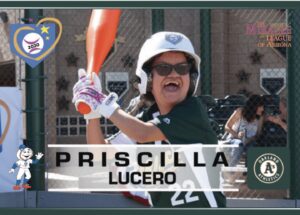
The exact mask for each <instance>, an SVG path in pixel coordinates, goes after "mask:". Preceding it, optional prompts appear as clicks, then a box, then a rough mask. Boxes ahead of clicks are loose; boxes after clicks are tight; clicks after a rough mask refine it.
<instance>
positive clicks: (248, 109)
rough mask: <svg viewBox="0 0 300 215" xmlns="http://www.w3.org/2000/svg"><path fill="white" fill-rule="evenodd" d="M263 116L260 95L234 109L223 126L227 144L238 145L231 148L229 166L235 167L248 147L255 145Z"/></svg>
mask: <svg viewBox="0 0 300 215" xmlns="http://www.w3.org/2000/svg"><path fill="white" fill-rule="evenodd" d="M263 114H264V100H263V98H262V96H260V95H251V96H250V97H249V98H248V100H247V101H246V104H245V105H244V106H243V107H241V108H238V109H236V110H235V111H234V112H233V114H232V115H231V116H230V118H229V119H228V121H227V122H226V124H225V131H226V132H227V133H228V135H227V138H226V139H227V140H228V141H229V144H234V145H238V146H239V147H238V148H231V150H230V153H229V156H230V157H229V165H230V166H236V165H237V164H238V162H239V160H240V158H241V156H242V154H243V152H246V151H247V149H248V148H249V147H250V146H254V145H256V139H257V137H258V135H259V134H260V132H261V128H262V124H263V118H264V117H263Z"/></svg>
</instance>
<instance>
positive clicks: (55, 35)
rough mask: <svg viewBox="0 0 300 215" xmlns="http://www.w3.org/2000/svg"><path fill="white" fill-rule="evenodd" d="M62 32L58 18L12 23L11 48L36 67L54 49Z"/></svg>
mask: <svg viewBox="0 0 300 215" xmlns="http://www.w3.org/2000/svg"><path fill="white" fill-rule="evenodd" d="M56 27H57V32H56ZM61 34H62V24H61V22H60V21H59V20H58V19H56V18H51V17H48V18H43V19H41V20H39V21H38V22H37V23H36V24H12V25H11V26H10V48H11V51H12V53H14V54H16V55H17V56H19V57H20V58H22V59H23V60H24V61H25V62H26V63H27V64H28V65H30V66H31V67H32V68H34V67H36V66H37V65H38V64H39V63H40V62H42V61H43V60H44V59H45V58H46V57H47V56H48V55H49V54H50V53H51V52H52V51H53V50H54V48H55V46H56V45H57V43H58V42H59V40H60V37H61Z"/></svg>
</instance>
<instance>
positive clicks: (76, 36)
mask: <svg viewBox="0 0 300 215" xmlns="http://www.w3.org/2000/svg"><path fill="white" fill-rule="evenodd" d="M162 12H163V13H162V16H161V19H163V21H161V22H159V24H160V25H163V26H160V27H162V29H164V30H166V31H179V32H182V33H184V34H185V35H187V36H188V37H189V38H190V39H191V41H192V43H193V45H194V47H195V51H196V53H198V54H204V55H205V54H206V52H205V53H202V52H201V50H206V49H204V45H203V41H204V42H205V41H210V54H208V55H207V59H205V60H204V59H202V60H203V61H202V63H210V67H209V69H208V70H207V69H205V70H204V72H205V73H207V71H208V72H209V74H204V73H203V74H202V77H205V79H204V80H205V81H202V82H201V86H200V87H199V89H198V93H197V96H199V97H200V98H201V100H202V102H203V105H204V106H205V108H206V110H207V114H208V117H209V119H210V121H211V125H212V127H213V129H214V130H215V132H216V134H217V136H218V138H219V140H220V141H221V140H222V138H223V137H224V134H225V133H226V131H229V132H230V131H231V130H232V131H233V132H232V131H231V132H232V136H234V137H235V138H236V139H243V137H249V138H250V136H251V137H252V136H253V137H254V136H255V137H256V138H255V140H254V141H253V144H252V146H253V147H255V146H263V147H269V146H278V147H286V146H288V142H287V131H288V128H287V103H288V102H287V75H288V74H287V73H288V70H287V54H286V53H287V49H288V47H289V43H290V42H291V39H292V35H291V32H290V31H289V27H290V26H289V25H288V23H287V12H286V10H277V9H276V10H275V9H273V10H272V9H266V10H258V9H255V10H254V9H253V10H246V9H234V10H229V9H222V10H221V9H220V10H219V9H214V10H210V13H208V15H205V16H201V13H202V11H201V10H198V9H194V10H193V9H185V10H182V9H165V10H162ZM4 13H6V14H7V15H5V14H4ZM21 13H23V11H22V10H0V18H1V20H2V22H3V23H1V24H0V37H1V38H4V40H8V27H7V26H8V24H7V23H10V24H12V23H18V22H20V19H19V17H20V14H21ZM43 13H44V16H45V17H56V18H58V19H59V20H60V21H61V22H62V24H63V34H62V38H61V40H60V42H59V44H58V46H57V47H56V51H55V53H52V54H51V55H50V56H49V57H48V58H47V59H46V60H45V61H44V73H45V76H47V80H46V81H45V106H46V107H47V110H46V114H45V119H46V120H45V122H46V131H47V134H46V144H82V143H84V142H85V133H86V123H85V120H84V119H83V117H82V116H81V115H80V114H78V113H77V112H76V110H75V108H74V105H73V104H72V101H71V100H72V87H73V85H74V84H75V83H76V81H77V78H78V77H77V70H78V69H79V68H85V66H86V51H85V39H86V38H85V33H86V28H87V26H88V23H89V18H90V14H91V10H71V9H63V10H53V9H47V10H44V11H43ZM200 17H202V19H206V20H209V21H210V22H209V23H210V26H209V29H210V33H208V34H206V35H207V36H206V37H203V36H202V35H201V28H204V26H203V22H201V20H200ZM1 20H0V21H1ZM6 20H8V22H6ZM74 20H76V21H74ZM120 20H121V23H120V25H119V28H118V33H117V39H116V42H115V44H114V47H113V49H112V50H111V52H110V54H109V56H108V57H107V59H106V61H105V63H104V65H103V67H102V69H101V73H100V79H101V82H102V88H103V89H104V92H105V93H109V92H117V93H118V95H119V97H120V100H119V104H120V106H121V107H122V108H123V109H125V108H126V107H127V106H128V105H129V103H130V100H131V99H132V98H134V97H135V96H137V95H138V91H137V89H136V88H135V87H134V75H135V68H136V64H137V58H138V53H139V50H140V48H141V46H142V44H143V42H144V41H145V40H146V38H148V37H149V36H150V35H151V34H152V30H153V29H159V28H155V25H158V23H155V21H153V20H152V10H150V9H147V10H123V11H122V15H121V19H120ZM156 20H157V17H156ZM202 21H203V20H202ZM201 23H202V25H201ZM206 27H207V26H206ZM205 29H207V28H205ZM294 29H296V30H297V28H294ZM202 30H203V29H202ZM4 40H3V41H4ZM7 44H8V42H6V43H4V42H3V43H1V44H0V49H1V53H0V75H1V76H0V77H1V78H0V86H15V85H16V84H17V79H18V78H21V77H22V74H23V73H24V63H23V66H22V63H20V62H21V61H19V60H18V59H17V60H16V59H14V56H13V55H11V53H10V52H9V51H7V50H9V47H6V46H7ZM5 50H6V51H5ZM16 62H17V63H16ZM12 71H17V72H12ZM208 92H210V93H208ZM253 94H256V95H261V97H260V98H261V101H262V103H260V105H259V106H257V105H256V101H254V102H253V104H251V103H250V104H249V102H248V101H249V98H250V96H251V95H253ZM251 105H252V106H251ZM246 107H249V108H248V109H247V111H248V112H251V113H252V115H251V117H250V118H249V121H247V120H246V121H247V122H248V124H249V126H248V127H247V126H246V127H245V128H243V129H238V128H237V127H239V126H240V124H239V123H240V121H241V119H242V117H241V118H239V120H237V121H231V122H230V120H229V118H230V117H231V116H232V115H233V114H234V113H235V111H236V110H241V112H243V110H245V108H246ZM259 107H263V114H262V116H261V119H262V118H263V126H262V127H261V129H258V124H257V122H258V121H259V120H258V117H257V115H260V114H261V113H260V112H259V110H258V109H259ZM247 111H244V112H247ZM244 112H243V114H244ZM244 115H247V114H244ZM247 122H245V124H247ZM226 124H227V126H225V125H226ZM248 124H247V125H248ZM101 126H102V130H103V132H104V134H105V136H106V137H109V136H110V135H112V134H114V133H115V132H117V131H118V129H117V128H116V127H115V126H114V125H113V124H112V123H111V122H110V121H109V120H106V119H104V118H102V119H101ZM226 127H227V129H225V128H226ZM247 129H249V130H247ZM259 131H260V132H259ZM240 132H241V133H240ZM247 135H250V136H247ZM223 140H224V138H223ZM244 146H245V145H244V144H243V141H241V145H240V147H241V148H242V149H243V152H242V154H241V156H240V158H239V160H238V162H237V164H236V168H235V169H234V171H233V172H230V177H228V179H227V180H225V182H224V186H225V187H232V186H234V187H238V188H239V192H231V193H226V196H227V197H228V198H279V199H283V198H287V197H288V192H287V191H286V190H278V191H274V190H272V191H262V190H251V189H249V188H248V187H247V184H246V180H247V178H246V177H247V168H246V164H245V163H246V153H245V150H244V149H245V147H244ZM49 158H50V157H49ZM47 168H48V171H47V172H48V173H50V174H48V175H47V177H48V182H47V186H48V187H51V186H57V185H59V186H60V187H63V183H64V181H65V180H71V181H73V182H74V184H76V178H73V177H72V176H57V175H55V174H51V169H52V168H53V167H49V166H48V167H47ZM51 183H52V184H51Z"/></svg>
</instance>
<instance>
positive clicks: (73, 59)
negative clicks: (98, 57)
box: [65, 52, 79, 67]
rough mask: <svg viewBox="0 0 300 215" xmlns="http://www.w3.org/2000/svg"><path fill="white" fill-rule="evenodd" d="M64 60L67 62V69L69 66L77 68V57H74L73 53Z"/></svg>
mask: <svg viewBox="0 0 300 215" xmlns="http://www.w3.org/2000/svg"><path fill="white" fill-rule="evenodd" d="M65 59H66V61H67V64H68V67H69V66H75V67H77V61H78V59H79V57H76V56H75V55H74V53H73V52H71V53H70V54H69V55H68V56H67V57H66V58H65Z"/></svg>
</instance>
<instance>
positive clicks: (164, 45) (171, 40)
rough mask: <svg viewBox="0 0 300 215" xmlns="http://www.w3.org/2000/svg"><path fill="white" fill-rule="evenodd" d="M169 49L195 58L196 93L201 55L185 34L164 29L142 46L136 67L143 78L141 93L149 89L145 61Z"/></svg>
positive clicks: (194, 91)
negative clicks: (196, 51)
mask: <svg viewBox="0 0 300 215" xmlns="http://www.w3.org/2000/svg"><path fill="white" fill-rule="evenodd" d="M169 51H174V52H184V53H185V54H187V55H188V56H190V57H191V58H192V59H193V62H194V64H195V65H194V67H195V68H196V70H197V73H198V75H197V78H196V80H195V89H194V90H193V94H195V93H196V90H197V87H198V83H199V79H200V61H201V60H200V57H199V56H198V55H197V54H196V53H195V50H194V47H193V45H192V43H191V41H190V40H189V38H187V37H186V36H185V35H184V34H182V33H178V32H167V31H164V32H158V33H156V34H153V35H152V36H151V37H150V38H149V39H147V40H146V42H145V43H144V44H143V46H142V48H141V51H140V54H139V58H138V62H137V69H136V75H137V76H138V77H139V78H140V79H141V83H140V84H139V85H138V87H139V91H140V94H146V91H147V83H148V75H147V72H146V71H145V69H144V68H143V67H144V65H145V63H147V62H148V61H149V60H150V59H152V58H153V57H155V56H156V55H159V54H162V53H164V52H169Z"/></svg>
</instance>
